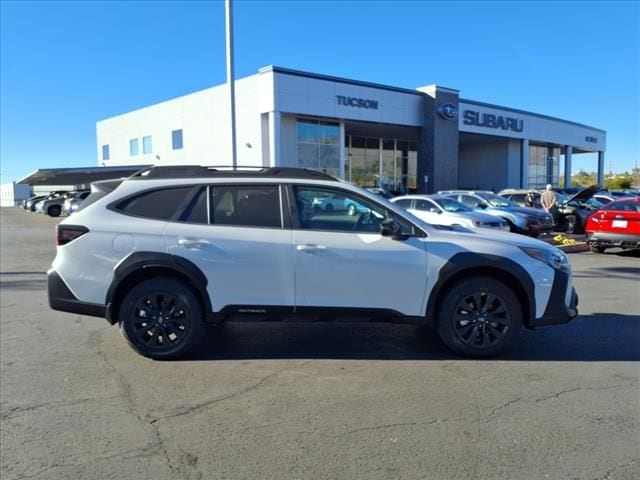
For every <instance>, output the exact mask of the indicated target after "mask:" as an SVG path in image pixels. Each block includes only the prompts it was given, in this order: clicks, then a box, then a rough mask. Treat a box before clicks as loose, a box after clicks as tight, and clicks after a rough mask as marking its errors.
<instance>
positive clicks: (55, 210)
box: [47, 205, 62, 217]
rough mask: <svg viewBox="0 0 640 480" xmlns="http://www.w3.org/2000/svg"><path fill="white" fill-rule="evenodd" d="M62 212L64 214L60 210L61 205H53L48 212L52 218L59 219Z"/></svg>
mask: <svg viewBox="0 0 640 480" xmlns="http://www.w3.org/2000/svg"><path fill="white" fill-rule="evenodd" d="M60 212H62V209H61V208H60V205H52V206H51V207H49V209H48V210H47V215H49V216H50V217H59V216H60Z"/></svg>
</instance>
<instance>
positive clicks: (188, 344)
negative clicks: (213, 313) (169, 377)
mask: <svg viewBox="0 0 640 480" xmlns="http://www.w3.org/2000/svg"><path fill="white" fill-rule="evenodd" d="M118 317H119V320H120V330H121V331H122V334H123V335H124V337H125V338H126V340H127V342H129V345H131V347H132V348H133V349H134V350H136V351H137V352H138V353H140V354H141V355H144V356H145V357H149V358H154V359H157V360H163V359H172V358H177V357H180V356H183V355H185V354H186V353H188V352H189V351H190V350H192V349H193V348H194V347H195V346H196V345H197V344H198V342H199V341H200V340H201V339H202V336H203V330H204V324H203V320H204V319H203V312H202V306H201V303H200V301H199V299H198V298H197V296H196V294H195V293H194V292H193V290H192V289H191V288H190V287H188V286H187V285H185V284H184V283H183V282H180V281H179V280H177V279H174V278H170V277H157V278H152V279H150V280H145V281H143V282H141V283H139V284H138V285H136V286H135V287H133V288H132V289H131V290H130V291H129V293H127V295H126V296H125V297H124V299H123V300H122V303H121V304H120V309H119V315H118Z"/></svg>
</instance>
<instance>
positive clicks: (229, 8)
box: [224, 0, 238, 169]
mask: <svg viewBox="0 0 640 480" xmlns="http://www.w3.org/2000/svg"><path fill="white" fill-rule="evenodd" d="M224 5H225V18H226V27H227V84H228V85H229V107H230V120H231V164H232V165H233V168H234V169H235V168H236V167H237V166H238V159H237V158H236V84H235V76H234V73H233V3H232V0H225V2H224Z"/></svg>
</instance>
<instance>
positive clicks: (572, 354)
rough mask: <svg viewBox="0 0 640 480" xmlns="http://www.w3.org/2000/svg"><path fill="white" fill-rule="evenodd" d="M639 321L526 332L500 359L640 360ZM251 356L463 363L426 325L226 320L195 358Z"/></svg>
mask: <svg viewBox="0 0 640 480" xmlns="http://www.w3.org/2000/svg"><path fill="white" fill-rule="evenodd" d="M638 345H640V316H636V315H619V314H611V313H596V314H592V315H581V316H579V317H578V318H576V319H575V320H574V321H573V322H571V323H569V324H566V325H557V326H554V327H542V328H538V329H536V330H535V331H529V330H524V329H523V331H522V332H521V334H520V336H519V338H518V341H517V342H516V344H515V346H514V348H513V349H512V350H511V351H510V352H508V353H506V354H503V355H501V356H499V357H497V358H496V359H495V360H499V361H574V362H608V361H634V362H636V361H640V348H638ZM248 359H332V360H427V361H429V360H447V361H449V360H465V359H464V358H461V357H459V356H457V355H455V354H453V353H451V352H450V351H449V350H447V349H446V348H445V347H444V345H443V344H442V343H441V342H440V340H439V338H438V336H437V334H436V333H435V332H434V331H433V330H431V329H429V328H427V327H424V326H416V325H402V324H393V323H343V322H311V323H309V322H305V323H294V322H228V323H225V324H222V325H218V326H216V327H212V328H211V329H209V330H208V332H207V334H206V338H205V339H204V341H203V342H202V343H201V344H200V345H199V347H198V348H197V350H196V351H195V352H194V353H193V354H191V355H190V356H188V357H187V358H185V360H189V361H216V360H248Z"/></svg>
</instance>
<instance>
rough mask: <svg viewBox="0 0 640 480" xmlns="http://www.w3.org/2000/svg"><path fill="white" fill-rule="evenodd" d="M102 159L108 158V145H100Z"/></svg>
mask: <svg viewBox="0 0 640 480" xmlns="http://www.w3.org/2000/svg"><path fill="white" fill-rule="evenodd" d="M102 160H109V145H102Z"/></svg>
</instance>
